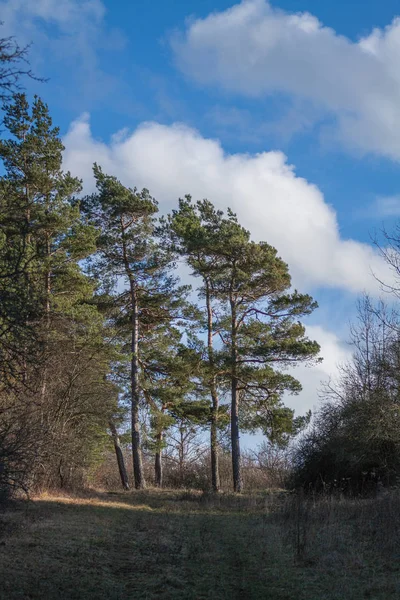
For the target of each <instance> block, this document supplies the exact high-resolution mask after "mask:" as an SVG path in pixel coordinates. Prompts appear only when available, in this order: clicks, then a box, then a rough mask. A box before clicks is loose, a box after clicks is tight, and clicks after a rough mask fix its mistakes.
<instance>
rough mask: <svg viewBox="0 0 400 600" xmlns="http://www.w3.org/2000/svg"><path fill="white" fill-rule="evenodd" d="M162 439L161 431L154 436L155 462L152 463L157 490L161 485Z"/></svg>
mask: <svg viewBox="0 0 400 600" xmlns="http://www.w3.org/2000/svg"><path fill="white" fill-rule="evenodd" d="M162 439H163V434H162V431H160V432H159V433H157V435H156V442H157V450H156V455H155V461H154V475H155V484H156V487H159V488H161V487H162V484H163V471H162Z"/></svg>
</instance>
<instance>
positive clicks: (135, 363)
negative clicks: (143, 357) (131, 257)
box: [130, 280, 146, 490]
mask: <svg viewBox="0 0 400 600" xmlns="http://www.w3.org/2000/svg"><path fill="white" fill-rule="evenodd" d="M130 285H131V301H132V347H131V351H132V361H131V406H132V456H133V476H134V480H135V488H136V489H137V490H140V489H144V488H145V487H146V482H145V479H144V473H143V461H142V449H141V443H140V423H139V402H140V390H139V311H138V304H137V297H136V290H135V285H134V282H133V281H132V280H131V282H130Z"/></svg>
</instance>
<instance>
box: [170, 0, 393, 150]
mask: <svg viewBox="0 0 400 600" xmlns="http://www.w3.org/2000/svg"><path fill="white" fill-rule="evenodd" d="M172 45H173V49H174V52H175V57H176V62H177V64H178V66H179V67H180V69H181V70H182V71H183V72H184V73H185V74H186V75H187V76H188V77H189V78H192V79H194V80H196V81H197V82H198V83H200V84H209V85H215V86H219V87H221V88H223V89H225V90H228V91H230V92H234V93H241V94H244V95H247V96H252V97H261V96H265V95H269V94H272V93H274V92H284V93H288V94H290V95H293V96H295V97H297V98H300V99H307V100H309V101H311V102H312V103H314V104H315V105H316V106H318V109H320V108H324V109H325V110H326V111H327V113H328V114H331V115H334V116H335V117H336V120H337V132H336V135H337V136H338V137H339V138H340V139H341V140H343V141H345V142H346V143H347V144H349V145H350V146H351V147H353V148H354V149H358V150H361V151H372V152H377V153H381V154H383V155H386V156H389V157H392V158H395V159H400V70H399V68H398V65H399V59H400V19H399V18H396V19H394V20H393V22H392V23H391V24H390V25H389V26H388V27H386V28H385V29H383V30H381V29H375V30H373V32H372V33H371V34H370V35H369V36H367V37H364V38H362V39H360V40H359V41H357V42H353V41H351V40H349V39H348V38H346V37H344V36H341V35H339V34H338V33H336V32H335V31H334V30H333V29H330V28H328V27H325V26H323V25H322V24H321V23H320V22H319V21H318V19H317V18H315V17H314V16H313V15H311V14H309V13H286V12H284V11H281V10H279V9H275V8H272V7H271V5H270V4H269V3H268V2H267V1H266V0H243V1H242V2H241V3H240V4H237V5H235V6H233V7H232V8H230V9H228V10H226V11H223V12H220V13H212V14H210V15H209V16H208V17H206V18H205V19H198V20H194V21H193V20H192V21H191V22H189V23H188V26H187V29H186V31H185V32H184V34H183V35H180V36H175V37H174V38H173V39H172Z"/></svg>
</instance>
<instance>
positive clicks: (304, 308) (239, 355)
mask: <svg viewBox="0 0 400 600" xmlns="http://www.w3.org/2000/svg"><path fill="white" fill-rule="evenodd" d="M169 222H170V227H171V229H172V232H173V235H174V236H176V237H177V238H178V243H179V244H180V249H181V252H182V253H183V254H185V253H186V255H187V262H188V263H189V265H190V266H191V267H192V269H193V272H194V274H195V275H198V276H199V275H200V276H201V277H202V280H203V286H202V289H201V291H202V293H203V295H204V296H205V298H206V307H207V314H208V315H209V316H210V315H213V314H216V315H217V320H216V322H215V323H214V324H213V322H212V320H210V318H208V321H207V329H206V330H207V336H208V348H209V350H211V352H209V358H208V362H209V366H210V369H211V371H212V373H213V376H212V377H216V376H218V373H219V374H220V375H221V376H222V377H224V378H225V381H229V386H230V392H231V444H232V467H233V482H234V490H235V491H241V490H242V477H241V468H240V443H239V418H240V412H239V409H240V406H241V405H242V407H245V406H246V405H247V406H250V407H251V409H252V411H253V412H255V413H256V415H257V417H258V419H259V420H260V418H261V413H264V415H267V416H268V417H269V416H270V415H271V412H272V410H274V411H275V413H276V411H277V409H278V408H279V409H280V414H281V416H282V414H283V413H282V410H283V407H282V405H281V398H282V395H283V393H284V392H286V391H289V392H291V393H298V392H299V391H300V390H301V386H300V383H299V382H298V381H297V380H296V379H295V378H294V377H292V376H290V375H288V374H287V373H285V370H284V369H285V368H286V367H287V366H289V365H290V364H293V363H297V362H299V361H310V360H312V359H313V358H314V357H315V356H316V355H317V354H318V352H319V346H318V344H317V343H316V342H312V341H310V340H309V339H308V338H307V337H306V335H305V328H304V326H303V325H301V323H300V322H299V321H298V319H299V318H300V317H302V316H305V315H308V314H310V313H311V312H312V311H313V310H314V309H315V308H316V306H317V305H316V303H315V302H313V300H312V298H311V297H310V296H307V295H302V294H299V293H298V292H296V291H295V292H293V293H288V290H289V289H290V286H291V280H290V275H289V272H288V267H287V265H286V264H285V263H284V262H283V261H282V260H281V259H280V258H279V257H278V256H277V252H276V250H275V248H273V247H272V246H270V245H268V244H267V243H264V242H260V243H255V242H252V241H251V240H250V234H249V232H248V231H246V230H245V229H244V228H243V227H241V226H240V224H239V223H238V221H237V218H236V216H235V215H234V214H233V213H232V212H231V211H230V210H228V213H227V216H224V214H223V212H222V211H217V210H216V209H215V208H214V206H213V205H212V204H211V203H210V202H209V201H207V200H203V201H200V202H197V204H195V205H193V204H192V203H191V201H190V198H186V200H184V201H181V202H180V208H179V211H177V212H175V213H173V215H172V217H171V218H170V220H169ZM212 300H213V301H214V303H215V305H214V308H213V307H212V305H211V301H212ZM215 332H218V335H219V338H220V340H221V343H222V350H221V352H220V353H218V354H219V356H218V363H219V367H218V369H217V371H215V370H214V369H215V362H214V356H215V354H214V350H213V349H212V340H211V338H212V335H213V334H214V333H215ZM221 361H222V362H221ZM278 367H279V369H278ZM212 380H213V379H211V381H212ZM214 381H215V379H214ZM212 396H213V394H212ZM213 406H214V407H215V406H216V402H215V399H214V398H213ZM285 414H286V428H288V427H289V428H292V427H293V425H292V424H291V418H290V414H288V413H287V412H286V413H285ZM292 416H293V415H292ZM288 417H289V419H288ZM283 422H284V421H283V420H282V418H281V419H280V423H281V425H282V423H283ZM264 429H265V430H267V427H266V423H265V427H264ZM215 479H216V475H215V473H214V475H213V483H214V486H215Z"/></svg>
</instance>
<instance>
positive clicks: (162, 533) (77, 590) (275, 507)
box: [0, 491, 400, 600]
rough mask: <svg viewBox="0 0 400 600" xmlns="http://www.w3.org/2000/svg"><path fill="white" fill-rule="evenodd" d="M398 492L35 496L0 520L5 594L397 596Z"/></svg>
mask: <svg viewBox="0 0 400 600" xmlns="http://www.w3.org/2000/svg"><path fill="white" fill-rule="evenodd" d="M399 509H400V500H399V498H398V497H397V496H394V495H392V496H390V497H387V498H383V499H380V500H375V501H363V502H361V501H360V502H348V501H346V502H343V501H325V502H318V503H311V502H301V503H298V502H297V501H296V500H292V499H286V497H285V495H284V494H279V493H278V494H264V495H263V494H258V495H251V496H245V495H244V496H235V495H233V494H229V495H228V494H227V495H221V496H218V497H215V496H213V495H207V494H200V493H196V492H194V493H191V492H190V493H189V492H186V493H184V492H183V493H182V492H180V493H179V492H169V491H163V492H157V491H149V492H133V493H123V494H106V493H96V492H91V493H90V494H83V495H81V496H75V497H73V496H65V495H55V496H50V495H45V494H43V495H41V496H40V497H38V498H35V499H34V500H33V501H32V502H20V503H17V505H16V507H15V508H14V509H13V510H12V511H8V512H7V513H5V514H4V515H2V516H0V522H1V523H2V529H1V527H0V598H1V599H3V598H4V600H6V599H7V600H15V599H29V600H39V599H40V600H53V599H54V600H55V599H57V600H59V599H62V600H64V599H66V600H106V599H107V600H117V599H118V600H130V599H133V598H134V599H135V600H136V599H138V600H142V599H143V600H144V599H147V600H149V599H153V598H162V599H165V600H175V599H182V600H203V599H210V600H211V599H213V600H222V599H235V598H241V599H245V600H257V599H260V600H261V599H263V600H264V599H267V600H268V599H271V600H289V599H290V600H292V599H293V598H296V599H298V600H325V599H326V600H339V599H340V600H353V599H354V600H355V599H362V598H370V599H374V600H391V599H398V598H400V583H399V570H398V569H399V566H398V565H399V558H400V543H399V535H398V534H400V531H398V527H399V524H400V522H399V519H400V516H399V515H400V510H399Z"/></svg>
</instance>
